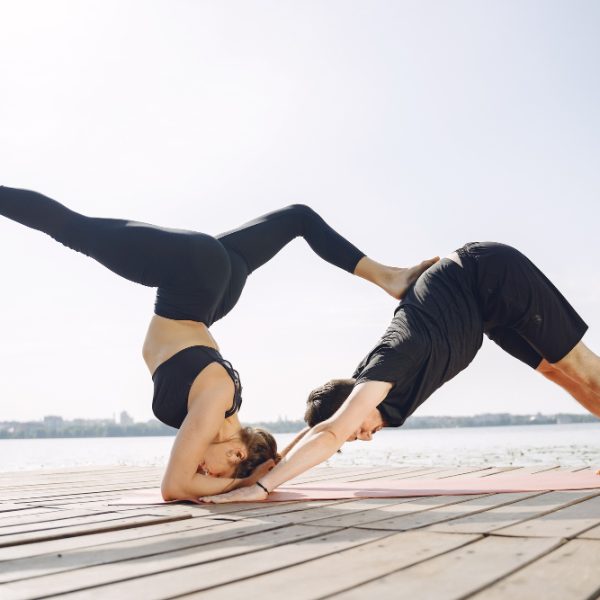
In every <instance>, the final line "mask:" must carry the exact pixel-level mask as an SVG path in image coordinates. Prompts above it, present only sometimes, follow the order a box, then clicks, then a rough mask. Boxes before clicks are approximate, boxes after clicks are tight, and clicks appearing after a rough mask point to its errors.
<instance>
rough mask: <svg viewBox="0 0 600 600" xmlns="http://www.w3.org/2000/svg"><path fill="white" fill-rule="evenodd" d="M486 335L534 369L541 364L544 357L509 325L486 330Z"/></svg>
mask: <svg viewBox="0 0 600 600" xmlns="http://www.w3.org/2000/svg"><path fill="white" fill-rule="evenodd" d="M486 335H487V336H488V338H490V340H492V341H493V342H494V343H495V344H497V345H498V346H500V348H502V350H504V351H505V352H508V353H509V354H510V355H511V356H514V357H515V358H516V359H517V360H520V361H521V362H524V363H525V364H526V365H528V366H530V367H531V368H532V369H537V368H538V367H539V366H540V363H541V362H542V360H543V358H542V356H541V355H540V354H539V352H537V350H536V349H535V348H533V346H532V345H531V344H530V343H529V342H528V341H527V340H526V339H524V338H523V337H521V335H519V333H518V332H517V331H515V330H514V329H511V328H509V327H500V326H498V327H494V328H493V329H491V330H490V331H486Z"/></svg>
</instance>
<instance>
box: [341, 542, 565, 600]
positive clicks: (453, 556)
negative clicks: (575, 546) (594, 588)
mask: <svg viewBox="0 0 600 600" xmlns="http://www.w3.org/2000/svg"><path fill="white" fill-rule="evenodd" d="M443 535H450V534H443ZM452 535H454V534H452ZM457 535H459V534H457ZM559 544H560V540H557V539H550V538H530V539H515V538H502V537H496V536H491V537H488V538H485V539H483V540H480V541H476V542H474V543H473V544H469V545H467V546H464V547H462V548H459V549H458V550H455V551H451V552H448V553H446V554H443V555H442V556H439V557H437V558H433V559H431V560H426V561H424V562H421V563H419V564H417V565H415V566H413V567H408V568H407V569H403V570H400V571H397V572H396V573H393V574H391V575H387V576H385V577H382V578H379V579H377V580H375V581H373V582H371V583H367V584H365V585H362V586H359V587H355V588H354V589H349V590H348V591H346V592H342V593H340V594H336V595H334V596H331V598H335V599H336V600H364V599H365V598H377V599H378V600H385V599H387V598H389V599H393V600H404V599H406V600H415V598H418V599H419V600H440V599H443V600H458V599H460V598H464V597H465V596H467V595H469V594H472V593H474V592H477V591H479V590H480V589H481V588H482V587H484V586H486V585H489V584H491V583H493V582H495V581H497V580H498V579H500V578H502V577H506V576H507V575H509V574H511V573H512V572H514V571H515V570H517V569H519V568H520V567H522V566H524V565H526V564H528V563H529V562H531V561H533V560H535V559H536V558H539V557H541V556H543V555H545V554H547V553H548V552H550V551H551V550H553V549H554V548H556V547H557V546H558V545H559ZM532 597H533V598H538V597H543V596H539V595H534V596H532ZM532 597H530V598H532ZM486 598H487V597H486ZM504 598H506V596H505V597H504ZM563 600H564V599H563Z"/></svg>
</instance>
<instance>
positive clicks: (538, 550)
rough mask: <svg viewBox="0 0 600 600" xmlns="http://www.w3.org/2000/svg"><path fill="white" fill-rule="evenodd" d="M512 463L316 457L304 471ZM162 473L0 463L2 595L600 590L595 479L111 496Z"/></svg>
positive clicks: (372, 472)
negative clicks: (149, 498) (580, 483)
mask: <svg viewBox="0 0 600 600" xmlns="http://www.w3.org/2000/svg"><path fill="white" fill-rule="evenodd" d="M546 469H547V468H546ZM546 469H537V470H538V471H539V470H546ZM506 470H507V469H494V468H481V469H476V468H465V469H462V470H461V469H423V468H417V467H412V468H398V469H389V468H388V469H385V468H352V469H331V468H319V469H315V470H313V471H311V472H310V473H309V474H307V475H305V476H304V477H303V478H301V479H298V480H297V481H316V480H331V479H335V480H337V481H358V480H361V479H372V478H374V477H378V478H379V477H380V478H382V479H383V478H386V479H400V478H418V477H427V478H431V477H436V478H448V477H453V478H456V479H459V478H460V477H461V476H466V475H469V476H473V475H474V474H476V475H477V476H481V477H494V476H495V475H497V474H498V473H501V472H503V471H506ZM521 472H531V473H534V472H536V469H522V470H521ZM160 475H161V472H160V470H159V469H155V468H132V467H114V468H94V469H92V468H89V469H70V470H65V471H38V472H27V473H6V474H2V475H0V598H1V599H2V600H17V599H25V598H47V597H54V596H60V597H66V598H73V599H74V598H103V599H106V598H109V599H111V600H112V599H118V598H127V599H136V600H137V599H138V598H139V599H144V600H151V599H153V598H156V599H159V598H160V599H162V598H174V597H178V598H179V597H185V598H210V599H213V598H214V599H221V598H222V599H227V600H231V599H238V598H249V599H254V598H260V599H268V598H276V599H277V600H281V599H282V598H284V599H285V600H294V599H307V598H336V599H344V600H346V599H351V598H352V599H354V598H356V599H361V600H363V599H365V598H373V597H377V599H378V600H383V599H384V598H393V599H394V600H399V599H402V598H407V599H408V598H409V599H411V600H415V599H417V600H424V599H430V598H431V599H435V600H446V599H458V598H475V599H477V600H483V599H485V600H488V599H503V600H505V599H507V598H510V599H511V600H520V599H523V600H531V599H538V598H542V599H544V600H553V599H556V600H579V599H581V600H584V599H585V600H592V599H594V598H600V490H590V491H558V492H544V493H541V492H526V493H511V494H486V495H480V496H438V497H429V498H396V499H373V500H338V501H321V502H288V503H261V504H228V505H220V506H194V505H184V504H175V505H165V506H150V507H135V506H111V505H110V504H109V502H110V500H111V499H114V498H117V497H119V496H122V495H124V494H126V493H127V492H128V491H131V490H134V489H140V488H148V487H152V486H157V485H158V484H159V481H160Z"/></svg>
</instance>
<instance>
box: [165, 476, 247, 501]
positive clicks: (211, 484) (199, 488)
mask: <svg viewBox="0 0 600 600" xmlns="http://www.w3.org/2000/svg"><path fill="white" fill-rule="evenodd" d="M243 482H244V480H243V479H232V478H227V477H210V476H209V475H202V474H200V473H196V474H195V475H194V476H193V477H192V479H191V480H189V481H188V482H185V483H176V482H175V483H173V482H168V481H166V480H163V483H162V486H161V492H162V495H163V498H164V499H165V500H195V499H197V498H199V497H201V496H211V495H213V494H224V493H226V492H230V491H231V490H235V489H237V488H238V487H241V486H242V485H243Z"/></svg>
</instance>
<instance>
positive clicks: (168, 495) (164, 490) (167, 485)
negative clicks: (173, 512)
mask: <svg viewBox="0 0 600 600" xmlns="http://www.w3.org/2000/svg"><path fill="white" fill-rule="evenodd" d="M160 493H161V495H162V498H163V500H164V501H165V502H169V501H170V500H185V498H186V494H185V491H184V489H183V487H182V486H181V484H179V483H177V482H175V481H173V478H172V477H169V476H167V475H165V476H164V477H163V480H162V482H161V484H160Z"/></svg>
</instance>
